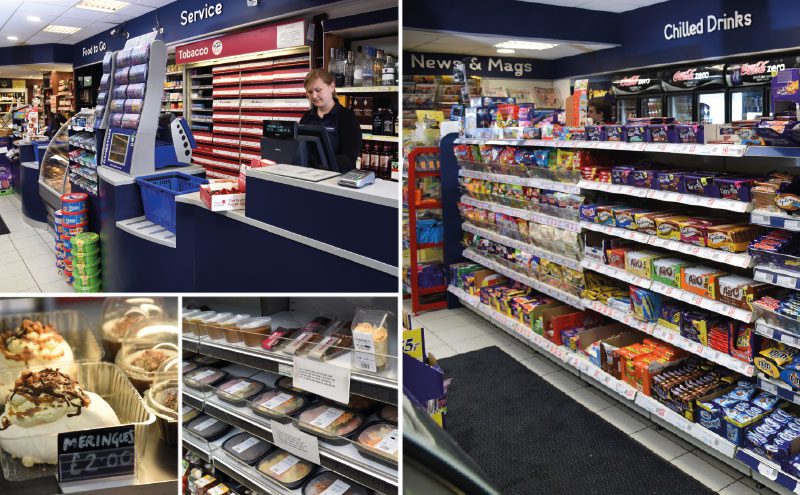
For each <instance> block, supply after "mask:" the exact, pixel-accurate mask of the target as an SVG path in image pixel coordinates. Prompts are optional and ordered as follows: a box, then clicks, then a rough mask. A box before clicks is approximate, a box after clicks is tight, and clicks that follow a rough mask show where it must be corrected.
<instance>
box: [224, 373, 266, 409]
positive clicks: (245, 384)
mask: <svg viewBox="0 0 800 495" xmlns="http://www.w3.org/2000/svg"><path fill="white" fill-rule="evenodd" d="M265 388H266V385H264V384H263V383H261V382H259V381H256V380H250V379H249V378H231V379H230V380H228V381H226V382H224V383H221V384H219V385H217V386H216V389H217V397H219V398H220V399H222V400H224V401H225V402H230V403H231V404H233V405H236V406H243V405H244V404H245V403H246V402H247V401H248V400H249V399H250V398H251V397H254V396H256V395H258V394H259V393H261V391H262V390H264V389H265Z"/></svg>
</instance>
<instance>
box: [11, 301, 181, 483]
mask: <svg viewBox="0 0 800 495" xmlns="http://www.w3.org/2000/svg"><path fill="white" fill-rule="evenodd" d="M177 318H178V302H177V299H176V298H166V299H162V298H147V297H138V298H107V299H102V298H92V299H87V298H83V299H81V298H72V299H69V300H59V299H53V298H18V299H7V298H4V299H0V347H1V348H2V357H0V390H2V391H3V394H2V413H0V468H1V469H2V473H1V475H0V490H2V491H4V492H8V493H20V494H25V493H31V494H33V493H85V494H93V495H94V494H97V495H100V494H101V493H102V494H114V495H126V494H134V493H135V494H138V495H151V494H152V495H156V494H167V493H175V489H176V484H177V474H178V463H177V459H178V427H177V425H178V411H179V399H180V397H179V393H178V387H177V385H178V374H179V366H180V358H179V354H180V353H179V347H178V339H179V333H180V331H179V326H178V322H177Z"/></svg>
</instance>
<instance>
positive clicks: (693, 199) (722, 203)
mask: <svg viewBox="0 0 800 495" xmlns="http://www.w3.org/2000/svg"><path fill="white" fill-rule="evenodd" d="M578 186H579V187H580V188H581V189H590V190H592V191H603V192H607V193H612V194H624V195H626V196H635V197H639V198H648V199H656V200H659V201H667V202H670V203H681V204H684V205H691V206H702V207H705V208H714V209H718V210H727V211H734V212H737V213H747V212H749V211H751V210H752V209H753V204H752V203H745V202H744V201H735V200H732V199H721V198H707V197H705V196H696V195H693V194H683V193H677V192H672V191H661V190H657V189H645V188H643V187H633V186H624V185H621V184H611V183H610V182H595V181H588V180H584V181H580V182H578Z"/></svg>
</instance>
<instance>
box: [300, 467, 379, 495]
mask: <svg viewBox="0 0 800 495" xmlns="http://www.w3.org/2000/svg"><path fill="white" fill-rule="evenodd" d="M369 493H370V492H369V490H367V489H366V488H364V487H363V486H361V485H357V484H356V483H355V482H353V481H350V480H349V479H347V478H344V477H342V476H340V475H338V474H336V473H334V472H333V471H325V472H322V473H319V474H318V475H316V476H314V477H313V478H312V479H311V480H310V481H309V482H308V483H306V486H304V487H303V495H340V494H341V495H369Z"/></svg>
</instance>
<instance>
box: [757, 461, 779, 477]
mask: <svg viewBox="0 0 800 495" xmlns="http://www.w3.org/2000/svg"><path fill="white" fill-rule="evenodd" d="M758 472H759V473H761V474H762V475H763V476H764V477H765V478H767V479H769V480H772V481H775V480H776V479H777V478H778V471H777V470H776V469H775V468H773V467H772V466H768V465H767V464H764V463H763V462H760V463H759V464H758Z"/></svg>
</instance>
